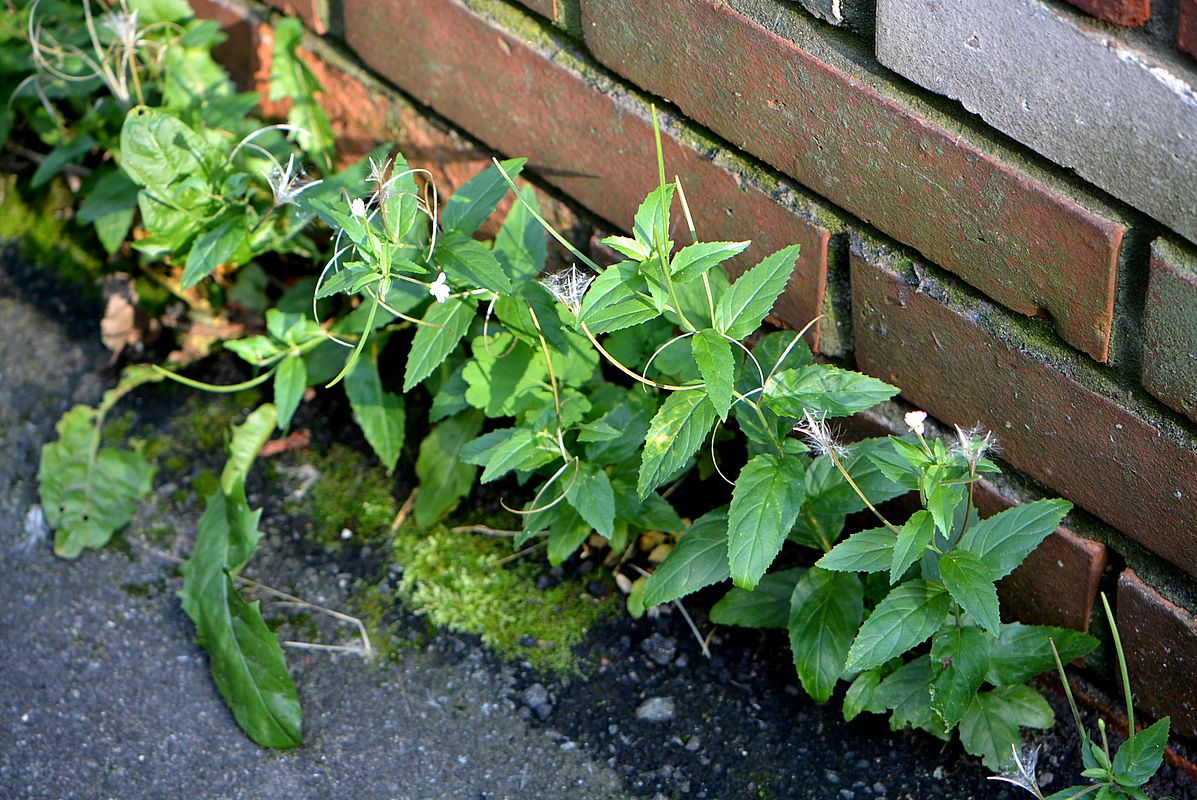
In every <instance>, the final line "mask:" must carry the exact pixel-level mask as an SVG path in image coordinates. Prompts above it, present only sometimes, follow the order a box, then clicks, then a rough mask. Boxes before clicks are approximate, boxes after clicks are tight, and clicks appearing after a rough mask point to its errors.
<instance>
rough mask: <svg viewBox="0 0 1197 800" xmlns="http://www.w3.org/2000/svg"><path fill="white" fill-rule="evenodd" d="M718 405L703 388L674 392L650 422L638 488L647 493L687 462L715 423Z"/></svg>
mask: <svg viewBox="0 0 1197 800" xmlns="http://www.w3.org/2000/svg"><path fill="white" fill-rule="evenodd" d="M715 417H716V414H715V407H714V406H712V405H711V401H710V400H709V399H708V398H707V396H706V394H705V393H704V392H701V391H692V390H691V391H684V392H673V393H671V394H670V395H669V396H668V397H666V398H665V402H664V403H662V404H661V408H660V410H659V411H657V414H656V416H654V417H653V419H652V422H651V423H649V426H648V433H647V434H646V436H645V439H644V451H643V454H642V456H641V460H640V478H639V480H638V481H637V484H636V490H637V492H638V493H639V494H640V496H641V497H645V496H647V495H648V493H649V492H651V491H652V490H653V489H656V488H657V487H658V486H660V485H661V484H662V483H664V482H665V481H666V480H667V479H669V478H670V477H671V476H673V475H674V474H675V473H676V472H678V470H680V469H681V468H682V467H684V466H685V465H686V462H687V461H689V460H690V457H691V456H693V455H694V453H695V452H697V451H698V448H699V447H701V446H702V443H703V442H704V441H705V440H706V437H707V434H708V433H709V432H710V430H711V426H713V425H714V424H715Z"/></svg>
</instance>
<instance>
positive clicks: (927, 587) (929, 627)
mask: <svg viewBox="0 0 1197 800" xmlns="http://www.w3.org/2000/svg"><path fill="white" fill-rule="evenodd" d="M950 607H951V598H950V597H949V596H948V593H947V592H946V591H945V590H944V588H943V587H942V586H940V585H939V584H936V583H931V582H929V581H925V580H913V581H907V582H906V583H903V584H901V585H899V586H898V587H897V588H896V589H894V590H893V591H892V592H890V593H889V595H887V596H886V598H885V599H884V600H882V601H881V602H880V603H879V604H878V605H877V608H876V609H875V610H874V611H873V614H872V615H871V616H870V617H869V618H868V619H867V620H865V623H864V625H862V626H860V633H858V634H857V636H856V641H855V642H853V643H852V649H851V650H850V651H849V652H848V665H847V670H848V671H849V672H861V671H864V670H867V669H873V668H874V667H879V666H881V665H882V664H884V663H885V662H886V661H889V660H890V659H891V658H893V657H894V656H897V655H901V654H902V653H905V652H906V651H907V650H909V649H910V648H912V647H914V646H915V645H918V644H920V643H922V642H924V641H926V640H927V638H928V637H929V636H931V634H933V633H935V631H937V630H939V626H940V625H942V624H943V621H944V617H945V616H947V614H948V610H949V609H950Z"/></svg>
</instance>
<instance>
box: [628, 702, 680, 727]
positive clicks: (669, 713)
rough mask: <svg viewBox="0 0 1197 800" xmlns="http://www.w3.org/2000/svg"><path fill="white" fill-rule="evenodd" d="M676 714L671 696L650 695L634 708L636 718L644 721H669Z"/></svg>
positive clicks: (675, 707)
mask: <svg viewBox="0 0 1197 800" xmlns="http://www.w3.org/2000/svg"><path fill="white" fill-rule="evenodd" d="M676 716H677V705H676V704H675V703H674V702H673V698H672V697H650V698H648V699H647V700H645V701H644V702H643V703H641V704H640V705H639V707H638V708H637V709H636V719H639V720H643V721H644V722H669V721H670V720H672V719H673V718H674V717H676Z"/></svg>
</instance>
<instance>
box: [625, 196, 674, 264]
mask: <svg viewBox="0 0 1197 800" xmlns="http://www.w3.org/2000/svg"><path fill="white" fill-rule="evenodd" d="M661 188H662V187H660V186H658V187H657V188H655V189H653V190H652V191H651V192H649V193H648V197H646V198H644V202H643V203H641V204H640V207H639V208H638V209H636V218H635V220H634V221H633V223H632V235H634V236H635V237H636V241H637V242H639V243H640V244H641V245H644V246H645V249H646V250H648V251H649V252H650V253H651V252H652V250H653V248H654V247H658V246H660V247H664V246H665V245H666V240H668V238H669V230H668V227H669V222H670V219H669V212H670V210H671V209H672V207H673V192H674V185H673V184H672V183H667V184H665V187H664V189H665V195H664V197H665V202H664V206H665V208H664V211H662V208H661V205H662V202H661ZM662 225H664V227H665V228H666V230H665V231H664V232H663V233H664V236H662V230H661V228H662Z"/></svg>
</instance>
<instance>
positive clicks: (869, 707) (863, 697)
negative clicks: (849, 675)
mask: <svg viewBox="0 0 1197 800" xmlns="http://www.w3.org/2000/svg"><path fill="white" fill-rule="evenodd" d="M880 684H881V673H880V672H878V671H877V670H875V669H871V670H869V671H868V672H862V673H860V674H859V675H857V676H856V677H855V678H854V679H853V680H852V685H851V686H849V687H848V691H847V692H845V693H844V721H845V722H851V721H852V720H854V719H856V717H858V716H859V715H860V713H861V712H862V711H869V712H871V713H873V714H880V713H881V712H883V711H885V709H886V706H885V704H884V703H882V702H880V701H879V700H878V699H877V687H878V686H879V685H880Z"/></svg>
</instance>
